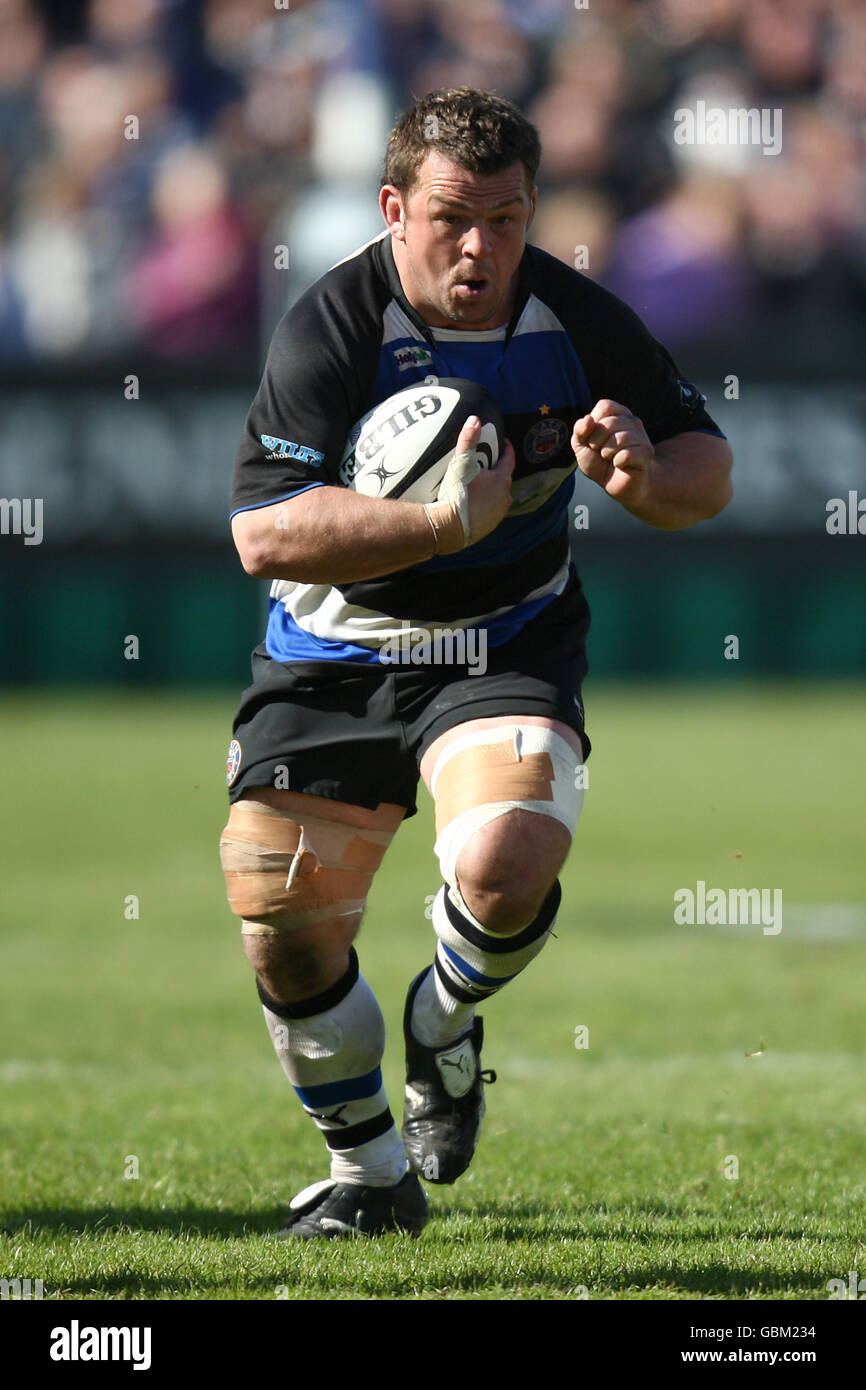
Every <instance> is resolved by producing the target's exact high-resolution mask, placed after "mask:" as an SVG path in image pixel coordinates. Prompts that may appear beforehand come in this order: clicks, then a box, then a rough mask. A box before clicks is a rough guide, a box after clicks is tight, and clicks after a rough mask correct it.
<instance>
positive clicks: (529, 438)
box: [523, 415, 568, 463]
mask: <svg viewBox="0 0 866 1390" xmlns="http://www.w3.org/2000/svg"><path fill="white" fill-rule="evenodd" d="M567 438H568V425H567V424H566V423H565V421H564V420H558V419H557V418H556V416H555V415H547V416H545V418H544V419H543V420H537V421H536V422H535V424H534V425H533V426H532V428H531V429H530V430H528V431H527V434H526V438H525V439H524V441H523V452H524V453H525V455H526V457H527V458H528V459H529V461H530V463H544V462H546V461H547V459H549V458H552V457H553V455H554V454H558V453H559V451H560V449H561V448H562V446H563V444H564V443H565V441H566V439H567Z"/></svg>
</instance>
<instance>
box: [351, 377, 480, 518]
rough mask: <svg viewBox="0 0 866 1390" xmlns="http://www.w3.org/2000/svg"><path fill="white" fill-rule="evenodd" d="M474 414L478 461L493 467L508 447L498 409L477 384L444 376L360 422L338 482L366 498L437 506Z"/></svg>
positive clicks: (396, 398)
mask: <svg viewBox="0 0 866 1390" xmlns="http://www.w3.org/2000/svg"><path fill="white" fill-rule="evenodd" d="M470 415H477V416H478V418H479V420H480V421H481V436H480V438H479V440H478V443H477V445H476V446H475V457H476V461H477V462H478V464H479V466H480V467H481V468H492V467H493V466H494V464H495V463H496V461H497V460H498V458H499V453H500V450H501V449H502V447H503V444H504V442H505V425H504V421H503V419H502V412H501V411H500V409H499V406H498V405H497V404H496V402H495V400H494V399H493V397H492V396H491V395H490V393H489V391H485V389H484V387H483V386H479V385H478V383H477V382H474V381H464V380H463V379H462V378H460V377H442V378H441V379H437V380H436V381H435V384H432V385H428V384H423V385H418V386H407V387H406V388H405V390H403V391H398V392H397V393H396V395H393V396H389V397H388V399H387V400H385V401H381V402H380V404H379V405H377V406H376V407H375V408H374V409H373V410H370V411H368V412H367V414H366V415H365V416H363V418H362V419H361V420H359V421H358V423H357V424H356V425H355V426H354V427H353V428H352V430H350V432H349V438H348V440H347V441H346V447H345V449H344V451H343V457H342V460H341V462H340V472H339V478H340V482H341V483H344V484H345V485H346V487H350V488H353V489H354V490H355V491H356V492H362V493H363V494H364V495H365V496H366V497H402V498H403V500H404V501H406V502H435V501H436V498H437V496H438V493H439V487H440V484H441V482H442V479H443V478H444V476H445V470H446V469H447V467H448V465H449V463H450V462H451V460H452V459H453V458H454V453H455V447H454V446H455V445H456V443H457V436H458V434H459V433H460V430H461V429H462V427H463V425H464V424H465V422H466V420H467V419H468V418H469V416H470Z"/></svg>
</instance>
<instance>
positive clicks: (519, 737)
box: [430, 724, 583, 887]
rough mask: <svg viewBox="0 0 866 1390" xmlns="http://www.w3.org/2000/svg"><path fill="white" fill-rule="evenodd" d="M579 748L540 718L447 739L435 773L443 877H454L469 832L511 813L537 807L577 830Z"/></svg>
mask: <svg viewBox="0 0 866 1390" xmlns="http://www.w3.org/2000/svg"><path fill="white" fill-rule="evenodd" d="M580 766H581V763H580V759H579V756H578V754H577V753H576V752H575V751H574V749H573V748H571V747H570V745H569V744H568V743H566V741H565V739H564V738H563V737H562V735H561V734H558V733H556V732H555V731H554V730H553V729H545V728H541V727H539V726H538V725H535V724H522V725H521V724H514V725H504V726H500V727H499V728H496V729H480V730H477V731H476V732H474V733H468V734H465V735H463V737H462V738H456V739H454V740H453V742H452V743H449V744H448V745H447V746H446V747H445V748H444V749H443V751H442V753H441V754H440V755H439V758H438V759H437V761H436V764H435V766H434V768H433V773H432V776H431V779H430V791H431V793H432V795H433V797H434V800H435V802H436V846H435V852H436V854H437V856H438V858H439V864H440V867H441V870H442V877H443V878H444V880H445V882H446V883H447V884H449V885H450V886H452V887H453V886H454V884H455V882H456V866H457V857H458V855H459V853H460V851H461V850H462V848H463V846H464V845H465V844H466V841H467V840H468V839H469V837H470V835H473V834H474V833H475V831H476V830H480V829H481V827H482V826H484V825H487V824H488V823H489V822H490V821H492V820H496V819H497V817H498V816H504V815H506V814H507V813H508V812H509V811H535V812H537V813H538V814H539V815H542V816H551V817H552V818H553V819H554V820H558V821H561V823H562V824H563V825H564V826H566V828H567V829H568V831H569V833H570V834H572V835H573V834H574V832H575V830H576V828H577V822H578V819H579V817H580V812H581V808H582V806H583V787H582V786H578V785H577V783H578V780H582V779H578V777H577V769H578V767H580Z"/></svg>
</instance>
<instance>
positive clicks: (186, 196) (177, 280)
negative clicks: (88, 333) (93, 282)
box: [125, 145, 257, 360]
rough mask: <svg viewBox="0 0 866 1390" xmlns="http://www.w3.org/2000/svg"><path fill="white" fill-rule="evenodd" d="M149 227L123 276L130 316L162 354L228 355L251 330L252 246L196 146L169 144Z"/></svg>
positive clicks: (216, 169)
mask: <svg viewBox="0 0 866 1390" xmlns="http://www.w3.org/2000/svg"><path fill="white" fill-rule="evenodd" d="M153 217H154V221H155V224H156V225H155V231H154V233H153V235H152V236H151V238H150V239H149V240H148V241H147V242H146V244H145V245H144V247H143V249H142V252H141V255H140V256H139V258H138V260H137V262H136V264H135V265H134V266H133V267H132V269H131V271H130V272H129V275H128V277H127V280H126V284H125V291H126V296H127V300H128V303H129V309H130V313H131V316H132V318H133V321H134V323H135V324H137V325H138V327H139V330H140V334H141V338H142V341H143V343H144V344H145V346H146V347H147V348H148V349H149V350H150V351H152V352H153V353H155V354H157V355H159V356H162V357H171V358H179V357H180V358H183V357H190V358H196V359H199V360H201V359H203V358H207V357H224V358H229V359H230V358H231V356H232V354H233V353H234V352H237V351H238V350H242V349H243V348H244V347H248V346H249V345H250V343H251V341H252V340H254V337H255V332H256V326H257V325H256V278H257V277H256V247H255V245H254V243H253V242H252V241H251V239H250V238H249V237H248V235H247V233H246V229H245V228H244V226H243V224H242V222H241V220H240V218H239V217H238V216H237V214H236V212H235V211H234V209H233V208H232V206H231V204H230V202H229V198H228V186H227V181H226V176H225V172H224V170H223V168H222V165H221V163H220V161H219V159H218V158H217V157H216V155H215V154H213V153H211V152H210V151H208V150H206V149H205V148H203V147H202V146H200V145H185V146H181V147H180V148H179V149H175V150H172V151H170V152H169V153H168V154H167V155H166V156H165V157H164V159H163V160H162V162H161V164H160V166H159V169H158V171H157V176H156V180H155V183H154V190H153Z"/></svg>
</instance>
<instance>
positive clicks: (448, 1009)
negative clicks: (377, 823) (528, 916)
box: [412, 880, 562, 1047]
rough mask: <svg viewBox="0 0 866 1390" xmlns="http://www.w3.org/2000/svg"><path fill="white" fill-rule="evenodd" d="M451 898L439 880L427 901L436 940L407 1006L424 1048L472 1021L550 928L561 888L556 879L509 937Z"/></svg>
mask: <svg viewBox="0 0 866 1390" xmlns="http://www.w3.org/2000/svg"><path fill="white" fill-rule="evenodd" d="M455 897H456V895H455V894H452V893H450V892H449V891H448V889H447V888H446V887H445V885H444V884H443V886H442V888H441V889H440V891H439V892H438V893H437V895H436V897H435V899H434V902H433V927H434V929H435V931H436V935H437V936H438V938H439V945H438V946H437V948H436V956H435V959H434V962H433V969H432V970H431V971H430V973H429V975H428V976H427V978H426V979H425V980H424V981H423V983H422V984H421V986H420V987H419V989H418V993H417V994H416V996H415V1003H414V1007H413V1009H412V1032H413V1033H414V1034H415V1037H416V1038H417V1039H418V1041H419V1042H420V1043H423V1044H424V1046H425V1047H441V1046H444V1044H445V1043H449V1042H453V1041H454V1040H455V1039H456V1038H459V1037H460V1036H461V1034H463V1033H465V1032H466V1031H467V1029H468V1028H469V1026H470V1024H471V1023H472V1019H473V1017H474V1015H475V1006H476V1004H478V1003H479V1001H481V1000H484V999H488V998H490V996H491V995H493V994H496V993H497V991H498V990H500V989H502V986H503V985H507V984H508V982H509V980H513V979H514V977H515V975H519V974H520V972H521V970H523V969H524V968H525V967H526V966H527V965H528V964H529V962H530V961H531V960H534V959H535V957H536V956H537V955H538V953H539V951H541V949H542V947H543V946H544V944H545V942H546V941H547V938H548V937H549V936H550V933H551V931H552V930H553V926H554V923H555V921H556V914H557V912H558V910H559V903H560V899H561V897H562V890H561V888H560V886H559V881H558V880H557V881H556V883H554V885H553V887H552V888H551V890H550V892H549V893H548V895H547V897H546V898H545V900H544V902H543V903H542V905H541V908H540V910H539V912H538V914H537V916H536V917H534V918H533V920H532V921H531V922H529V923H528V924H527V926H525V927H523V928H522V929H521V930H520V931H519V932H515V933H514V934H513V935H512V936H504V935H502V934H501V933H497V932H490V931H487V929H486V928H485V927H483V926H482V925H481V923H480V922H479V921H477V919H476V918H475V917H473V916H472V914H471V913H470V912H469V909H468V908H467V907H466V904H465V903H464V902H463V900H462V898H461V899H460V900H459V902H460V905H459V906H458V903H457V902H456V901H455Z"/></svg>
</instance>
